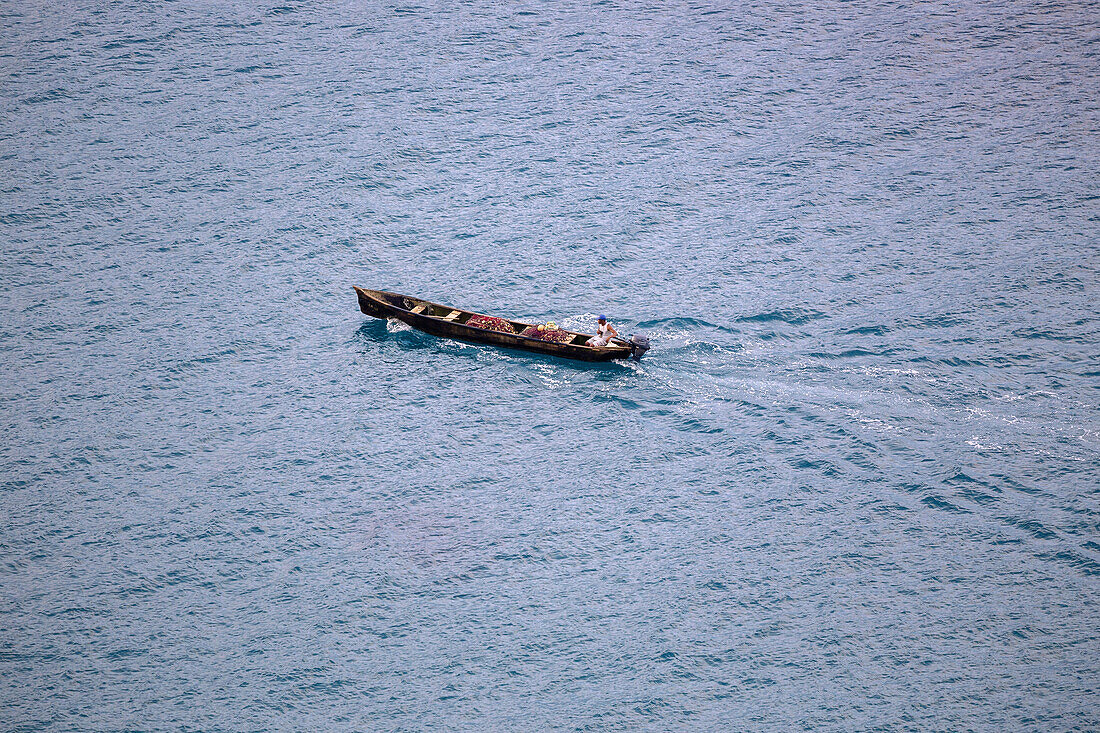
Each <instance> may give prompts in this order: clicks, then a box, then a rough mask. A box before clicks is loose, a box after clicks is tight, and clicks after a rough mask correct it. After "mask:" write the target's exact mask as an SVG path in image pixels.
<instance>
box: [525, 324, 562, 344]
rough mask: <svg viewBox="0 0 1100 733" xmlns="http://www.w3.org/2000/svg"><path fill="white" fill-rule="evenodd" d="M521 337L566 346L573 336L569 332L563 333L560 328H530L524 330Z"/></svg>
mask: <svg viewBox="0 0 1100 733" xmlns="http://www.w3.org/2000/svg"><path fill="white" fill-rule="evenodd" d="M520 336H527V337H529V338H533V339H541V340H542V341H552V342H554V343H558V344H564V343H565V342H566V341H568V340H569V339H570V338H571V336H572V334H570V333H569V332H568V331H562V330H561V329H560V328H547V327H546V326H528V327H527V328H525V329H523V331H522V332H521V333H520Z"/></svg>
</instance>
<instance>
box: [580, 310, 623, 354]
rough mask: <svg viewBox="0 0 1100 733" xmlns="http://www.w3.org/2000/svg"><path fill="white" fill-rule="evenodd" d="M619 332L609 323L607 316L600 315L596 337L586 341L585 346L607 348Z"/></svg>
mask: <svg viewBox="0 0 1100 733" xmlns="http://www.w3.org/2000/svg"><path fill="white" fill-rule="evenodd" d="M618 335H619V332H618V331H616V330H615V329H614V327H613V326H612V325H611V324H610V323H608V322H607V316H605V315H603V314H600V320H599V323H597V324H596V335H595V336H593V337H592V338H590V339H588V340H587V341H585V342H584V343H585V346H607V345H608V344H609V343H611V339H612V338H614V337H616V336H618Z"/></svg>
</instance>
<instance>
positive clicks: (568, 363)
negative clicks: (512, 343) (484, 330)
mask: <svg viewBox="0 0 1100 733" xmlns="http://www.w3.org/2000/svg"><path fill="white" fill-rule="evenodd" d="M353 340H358V341H364V342H371V343H386V342H390V343H393V344H395V345H398V346H400V347H404V348H409V349H434V350H436V351H439V352H444V353H446V354H448V355H451V356H462V357H465V358H477V357H478V356H479V355H481V354H484V353H486V352H495V353H499V354H503V355H507V356H508V357H510V358H511V359H515V360H516V361H519V362H523V363H526V364H531V365H533V366H534V365H552V366H556V367H565V368H568V369H571V370H574V371H580V372H600V373H607V374H614V375H620V374H625V373H627V372H630V371H632V370H631V367H630V364H629V363H628V362H627V361H626V360H616V361H578V360H575V359H565V358H563V357H560V356H552V355H550V354H539V353H536V352H533V351H524V350H523V349H509V348H504V347H498V346H490V345H488V344H479V343H469V342H465V341H458V340H455V339H445V338H438V337H436V336H432V335H431V334H427V333H424V332H422V331H417V330H416V329H414V328H412V327H411V326H407V325H405V324H403V323H400V322H399V321H385V320H382V319H378V318H370V319H368V320H366V321H364V322H363V325H361V326H360V327H359V328H358V329H357V330H356V332H355V336H354V337H353Z"/></svg>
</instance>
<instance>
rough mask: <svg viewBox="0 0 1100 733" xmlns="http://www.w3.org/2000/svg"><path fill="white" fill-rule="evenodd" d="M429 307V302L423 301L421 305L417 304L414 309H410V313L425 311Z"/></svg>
mask: <svg viewBox="0 0 1100 733" xmlns="http://www.w3.org/2000/svg"><path fill="white" fill-rule="evenodd" d="M427 307H428V304H427V303H421V304H420V305H418V306H416V307H415V308H413V309H412V310H411V311H409V312H410V313H420V312H421V311H423V310H424V309H425V308H427Z"/></svg>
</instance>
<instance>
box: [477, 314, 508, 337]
mask: <svg viewBox="0 0 1100 733" xmlns="http://www.w3.org/2000/svg"><path fill="white" fill-rule="evenodd" d="M466 325H467V326H473V327H474V328H483V329H485V330H486V331H499V332H500V333H515V332H516V329H514V328H512V324H511V323H509V322H508V321H506V320H504V319H503V318H497V317H496V316H473V317H472V318H470V320H468V321H466Z"/></svg>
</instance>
